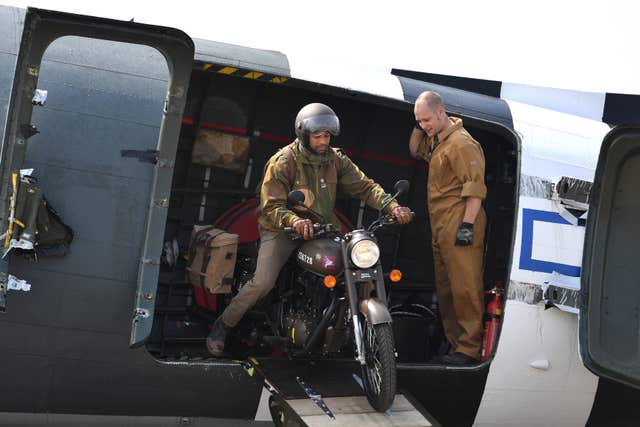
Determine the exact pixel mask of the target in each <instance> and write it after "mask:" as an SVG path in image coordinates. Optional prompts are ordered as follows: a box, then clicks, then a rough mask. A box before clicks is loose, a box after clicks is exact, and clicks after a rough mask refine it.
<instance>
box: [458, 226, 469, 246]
mask: <svg viewBox="0 0 640 427" xmlns="http://www.w3.org/2000/svg"><path fill="white" fill-rule="evenodd" d="M472 244H473V224H471V223H468V222H463V223H462V224H460V228H458V232H457V233H456V243H455V245H456V246H471V245H472Z"/></svg>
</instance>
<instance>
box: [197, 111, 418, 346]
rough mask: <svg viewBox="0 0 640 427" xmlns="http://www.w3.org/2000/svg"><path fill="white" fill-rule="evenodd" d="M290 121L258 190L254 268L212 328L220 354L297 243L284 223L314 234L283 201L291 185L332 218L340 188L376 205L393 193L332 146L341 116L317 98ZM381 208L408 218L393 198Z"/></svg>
mask: <svg viewBox="0 0 640 427" xmlns="http://www.w3.org/2000/svg"><path fill="white" fill-rule="evenodd" d="M294 126H295V132H296V136H297V138H296V139H295V140H294V141H293V142H292V143H291V144H289V145H287V146H286V147H284V148H283V149H281V150H279V151H278V152H277V153H276V154H275V155H274V156H272V157H271V159H269V161H268V162H267V164H266V166H265V172H264V179H263V182H262V187H261V190H260V208H261V210H262V213H261V215H260V218H259V224H260V249H259V251H258V260H257V265H256V271H255V274H254V276H253V278H252V279H251V280H250V281H249V282H247V283H246V284H245V285H244V286H243V287H242V288H241V289H240V291H239V292H238V294H237V295H236V296H235V297H234V298H233V299H232V300H231V302H230V303H229V305H228V306H227V308H226V309H225V310H224V312H223V313H222V314H221V315H220V316H219V317H218V319H217V320H216V321H215V323H214V324H213V327H212V328H211V333H210V334H209V336H208V337H207V349H208V350H209V352H210V353H211V354H212V355H214V356H217V357H219V356H221V355H222V354H223V351H224V344H225V339H226V337H227V333H228V331H229V330H230V329H231V328H233V327H234V326H236V324H237V323H238V322H239V321H240V320H241V319H242V317H243V316H244V314H245V313H246V312H247V311H248V310H249V309H251V307H253V306H254V305H255V303H256V302H257V301H258V300H259V299H260V298H263V297H265V296H266V295H267V294H268V293H269V292H270V291H271V289H272V288H273V286H274V285H275V282H276V279H277V277H278V274H279V273H280V270H281V269H282V267H283V266H284V264H285V263H286V262H287V259H288V258H289V256H290V255H291V253H292V252H293V250H294V249H295V248H296V247H297V246H298V245H299V242H296V241H293V240H291V239H290V238H289V237H288V236H287V235H286V234H285V233H284V232H283V229H284V227H293V229H294V230H295V231H296V233H298V234H299V235H301V236H302V237H303V238H304V239H305V240H309V239H312V238H313V221H311V220H310V219H309V218H302V217H301V216H299V215H298V214H301V215H302V214H303V213H302V212H300V211H298V210H296V211H294V210H292V209H290V208H289V207H287V194H288V193H289V192H290V191H292V190H300V191H302V192H303V193H304V195H305V201H306V205H307V206H308V207H309V208H311V209H310V210H309V211H313V212H317V213H319V214H320V215H322V217H323V218H324V219H325V220H327V221H330V222H332V223H334V224H338V223H339V222H338V220H337V218H336V217H335V214H334V212H333V211H334V206H335V201H336V192H337V191H338V190H339V191H341V192H343V193H346V194H348V195H350V196H352V197H354V198H358V199H360V200H363V201H364V202H365V203H367V205H369V206H371V207H372V208H374V209H379V208H380V207H382V206H383V205H384V204H385V202H386V201H387V200H388V199H390V198H391V197H392V196H391V195H389V194H387V193H386V192H385V191H384V190H383V189H382V187H381V186H380V185H378V184H377V183H375V182H374V181H373V180H371V179H369V178H367V177H366V175H365V174H364V173H363V172H362V171H361V170H360V169H359V168H358V167H357V166H356V165H355V164H354V163H353V162H352V161H351V160H350V159H349V158H348V157H347V156H346V155H344V154H343V153H342V152H341V151H339V150H336V149H333V148H332V147H331V146H330V144H331V142H332V141H333V139H334V138H335V137H336V136H337V135H338V134H339V133H340V121H339V119H338V116H337V115H336V114H335V112H334V111H333V110H332V109H331V108H329V107H328V106H326V105H324V104H320V103H312V104H308V105H306V106H304V107H303V108H302V109H301V110H300V111H299V112H298V115H297V116H296V120H295V124H294ZM385 210H386V211H387V212H389V213H391V214H393V215H395V216H396V217H397V219H398V223H400V224H406V223H408V222H410V221H411V212H410V210H409V209H408V208H406V207H402V206H399V205H398V203H396V202H395V201H392V202H391V203H389V204H388V206H387V207H386V208H385ZM304 214H306V215H307V216H308V215H309V213H308V212H304ZM319 220H320V219H319Z"/></svg>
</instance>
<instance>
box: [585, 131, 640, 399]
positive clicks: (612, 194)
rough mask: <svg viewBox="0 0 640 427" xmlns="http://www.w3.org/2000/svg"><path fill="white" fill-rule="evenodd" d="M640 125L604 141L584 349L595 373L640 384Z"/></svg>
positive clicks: (593, 199)
mask: <svg viewBox="0 0 640 427" xmlns="http://www.w3.org/2000/svg"><path fill="white" fill-rule="evenodd" d="M639 186H640V128H638V127H620V128H615V129H613V130H612V131H611V132H609V133H608V134H607V135H606V136H605V138H604V142H603V144H602V148H601V150H600V157H599V159H598V166H597V169H596V175H595V179H594V185H593V188H592V190H591V196H590V205H589V217H588V219H587V229H586V235H585V243H584V255H583V259H582V272H583V273H582V284H581V285H582V291H581V297H582V304H581V308H580V352H581V355H582V359H583V361H584V364H585V366H586V367H587V368H588V369H590V370H591V371H592V372H594V373H595V374H597V375H599V376H602V377H605V378H609V379H612V380H615V381H619V382H622V383H625V384H627V385H631V386H634V387H640V257H639V256H638V253H640V246H639V245H640V193H639V190H638V189H639V188H640V187H639Z"/></svg>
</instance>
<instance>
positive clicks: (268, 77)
mask: <svg viewBox="0 0 640 427" xmlns="http://www.w3.org/2000/svg"><path fill="white" fill-rule="evenodd" d="M195 68H196V69H200V70H202V71H207V72H210V73H217V74H225V75H227V76H234V77H242V78H245V79H252V80H260V81H266V82H270V83H277V84H281V83H284V82H286V81H287V80H289V77H286V76H278V75H275V74H269V73H263V72H261V71H253V70H249V69H246V68H240V67H232V66H229V65H219V64H211V63H208V62H196V67H195Z"/></svg>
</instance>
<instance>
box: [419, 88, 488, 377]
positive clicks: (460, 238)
mask: <svg viewBox="0 0 640 427" xmlns="http://www.w3.org/2000/svg"><path fill="white" fill-rule="evenodd" d="M414 114H415V119H416V128H415V129H414V130H413V131H412V134H411V137H410V140H409V150H410V151H411V155H412V156H413V157H416V158H419V159H423V160H425V161H427V162H429V178H428V183H427V203H428V208H429V218H430V221H431V232H432V236H433V239H432V242H431V244H432V247H433V258H434V270H435V280H436V293H437V296H438V304H439V306H440V313H441V317H442V323H443V326H444V332H445V335H446V336H447V339H448V340H449V342H450V343H451V351H450V352H449V354H448V355H445V356H443V358H442V361H443V362H444V363H447V364H451V365H469V364H474V363H476V362H477V361H478V360H479V358H480V350H481V346H482V333H483V325H482V317H483V313H484V292H483V291H484V285H483V283H482V256H483V250H484V233H485V226H486V222H487V218H486V215H485V212H484V209H483V208H482V200H483V199H484V198H485V196H486V194H487V188H486V186H485V184H484V153H483V151H482V147H481V146H480V144H478V142H477V141H476V140H474V139H473V137H472V136H471V135H470V134H469V133H468V132H467V131H466V130H465V129H464V128H463V127H462V120H461V119H459V118H456V117H448V116H447V114H446V112H445V109H444V104H443V103H442V98H441V97H440V95H438V94H437V93H436V92H423V93H422V94H420V96H419V97H418V98H417V99H416V103H415V108H414Z"/></svg>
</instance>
